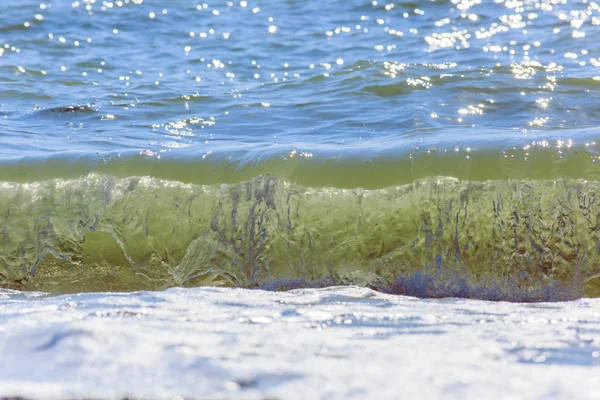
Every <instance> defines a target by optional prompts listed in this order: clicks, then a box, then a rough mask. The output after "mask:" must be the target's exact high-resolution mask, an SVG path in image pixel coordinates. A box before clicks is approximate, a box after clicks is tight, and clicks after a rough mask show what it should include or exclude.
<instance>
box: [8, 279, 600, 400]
mask: <svg viewBox="0 0 600 400" xmlns="http://www.w3.org/2000/svg"><path fill="white" fill-rule="evenodd" d="M599 330H600V301H599V300H590V299H585V300H578V301H573V302H565V303H535V304H534V303H530V304H518V303H497V302H496V303H494V302H484V301H473V300H457V299H444V300H418V299H414V298H410V297H401V296H390V295H384V294H381V293H377V292H373V291H370V290H369V289H364V288H356V287H343V288H342V287H338V288H331V289H305V290H296V291H290V292H279V293H277V292H264V291H258V290H255V291H252V290H242V289H215V288H196V289H170V290H167V291H164V292H138V293H131V294H124V293H120V294H115V293H86V294H77V295H67V296H56V297H46V296H44V295H40V294H33V293H23V292H13V291H1V292H0V354H1V355H2V356H1V357H0V396H16V395H20V396H24V397H28V398H40V399H45V398H48V399H50V398H59V397H71V398H79V397H86V398H122V397H125V396H132V397H134V398H138V397H144V398H158V399H162V398H165V399H170V398H172V397H174V396H181V397H183V398H244V399H258V398H267V397H268V398H281V399H304V398H306V399H316V398H322V399H335V398H339V399H342V398H343V399H347V398H361V399H365V398H369V399H375V398H382V399H397V398H444V399H481V398H496V399H500V398H506V399H534V398H544V399H565V398H571V399H573V398H578V399H592V398H597V397H598V394H599V393H600V382H599V381H598V379H597V376H598V372H599V366H600V358H598V355H599V354H600V339H599V338H598V332H599Z"/></svg>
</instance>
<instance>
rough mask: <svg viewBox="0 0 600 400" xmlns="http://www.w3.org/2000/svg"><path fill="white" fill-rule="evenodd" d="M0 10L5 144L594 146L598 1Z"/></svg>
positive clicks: (203, 148) (19, 153)
mask: <svg viewBox="0 0 600 400" xmlns="http://www.w3.org/2000/svg"><path fill="white" fill-rule="evenodd" d="M0 18H1V21H2V26H1V27H0V32H1V33H2V36H1V38H0V42H1V43H0V44H1V45H2V50H1V51H0V57H2V58H1V59H0V60H1V63H0V82H2V87H1V89H0V90H1V91H0V103H1V104H2V106H1V107H2V108H1V110H2V113H3V114H4V117H5V118H4V119H3V120H2V122H1V124H2V125H0V132H1V134H2V138H3V145H2V147H1V148H0V155H2V156H3V157H4V158H22V157H24V156H33V155H38V156H47V155H48V153H49V152H75V153H78V154H88V153H91V154H95V153H100V154H103V155H106V154H112V153H114V152H121V153H125V152H129V151H132V152H141V153H142V154H144V155H146V156H147V157H159V156H161V155H162V154H163V153H173V154H176V155H174V156H173V157H183V156H184V155H187V154H194V156H197V155H207V156H208V155H209V154H210V152H211V151H214V150H215V149H216V148H221V146H224V147H226V149H229V150H231V149H233V148H237V147H238V146H244V145H246V146H247V145H250V144H253V145H260V146H261V147H263V148H264V147H267V148H268V147H271V146H275V145H277V144H279V145H280V147H279V148H282V149H286V151H288V152H289V151H293V150H295V151H296V152H295V153H294V154H295V155H297V156H310V153H311V152H314V151H319V150H322V149H330V150H331V151H333V152H335V153H340V152H341V153H343V152H344V150H345V149H347V148H355V147H356V146H363V145H364V144H365V143H367V142H370V141H375V142H380V141H384V139H386V138H387V141H388V142H386V143H389V142H390V141H391V142H393V143H394V144H395V145H397V146H398V147H401V148H405V149H412V148H413V147H418V146H419V143H420V142H421V141H422V140H424V138H429V140H431V139H430V138H433V142H437V143H438V144H439V145H440V146H442V147H444V146H447V147H448V148H449V149H453V148H454V147H455V146H458V147H460V148H461V150H462V148H463V147H468V146H469V145H470V142H471V141H478V140H486V139H487V140H493V141H497V140H500V141H502V140H503V138H506V140H509V138H512V139H513V140H514V139H520V140H519V141H521V142H523V144H524V143H530V142H532V141H534V140H535V143H533V144H531V143H530V145H533V146H536V145H540V144H539V143H538V142H541V143H543V142H544V140H547V141H548V144H547V145H555V142H556V139H561V140H564V141H568V140H569V139H570V140H572V141H574V142H575V143H578V144H582V143H581V142H585V138H584V139H579V138H578V130H579V129H582V128H585V127H596V126H597V121H598V118H599V116H600V114H599V111H598V107H596V106H595V104H596V101H597V100H598V89H599V87H600V71H599V69H598V67H599V66H600V59H599V58H600V54H599V46H600V45H599V41H598V38H599V35H600V30H599V28H598V25H600V13H599V11H598V4H597V3H595V2H591V1H494V2H491V1H489V2H488V1H457V0H452V1H426V2H408V1H401V2H389V3H388V2H378V1H372V2H370V1H362V0H351V1H347V0H343V1H326V2H318V1H292V0H289V1H249V2H247V1H241V2H238V1H236V2H229V1H217V2H210V3H208V2H207V3H203V2H196V1H193V2H189V1H170V2H168V3H165V2H157V1H141V0H140V1H137V0H130V1H115V2H108V1H102V2H101V1H74V2H70V1H51V2H41V3H40V2H39V1H29V0H23V1H20V2H18V3H14V4H13V3H3V4H2V6H0ZM69 106H72V107H73V106H74V107H77V108H71V109H69V108H65V107H69ZM498 128H501V129H500V132H498ZM449 129H451V130H449ZM488 129H493V130H494V131H493V132H494V133H492V132H491V131H488ZM490 136H491V137H490ZM381 146H382V147H383V146H384V145H383V144H382V145H381ZM440 146H437V147H440ZM426 147H436V146H435V143H432V142H431V141H430V142H428V145H427V146H426ZM504 147H505V146H502V145H500V144H499V145H497V148H498V149H501V150H503V149H504ZM182 148H185V149H187V150H182ZM372 151H373V153H375V154H376V153H377V152H378V148H377V145H375V149H373V150H372ZM257 160H260V157H259V156H257V158H256V159H253V160H252V161H257Z"/></svg>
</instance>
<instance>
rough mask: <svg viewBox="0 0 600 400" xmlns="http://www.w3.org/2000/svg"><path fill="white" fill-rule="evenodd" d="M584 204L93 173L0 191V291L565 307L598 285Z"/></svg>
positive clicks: (592, 188) (566, 198)
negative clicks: (325, 291) (316, 293)
mask: <svg viewBox="0 0 600 400" xmlns="http://www.w3.org/2000/svg"><path fill="white" fill-rule="evenodd" d="M597 193H600V183H598V182H596V181H588V180H585V179H573V178H565V179H554V180H549V179H544V180H527V179H525V180H516V179H506V180H487V181H468V180H460V179H457V178H452V177H445V176H437V177H434V178H427V179H419V180H415V181H413V182H412V183H410V184H403V185H396V186H390V187H386V188H382V189H372V190H368V189H360V188H354V189H346V188H334V187H321V188H316V187H306V186H302V185H299V184H297V183H290V182H288V181H286V180H283V179H280V178H277V177H274V176H269V175H264V176H258V177H255V178H253V179H250V180H248V181H244V182H240V183H235V184H216V185H212V184H208V185H203V184H189V183H187V184H186V183H181V182H177V181H172V180H165V179H160V178H155V177H150V176H143V177H125V178H115V177H111V176H108V175H102V174H94V173H92V174H89V175H86V176H83V177H80V178H76V179H49V180H44V181H41V182H34V183H17V182H12V183H11V182H3V183H2V184H1V185H0V209H1V210H2V214H1V215H0V276H1V279H2V282H3V285H4V286H8V287H20V288H27V289H38V290H45V291H55V292H69V291H81V290H134V289H157V288H163V287H168V286H173V285H182V286H196V285H227V286H241V287H263V288H273V289H285V288H291V287H298V286H318V285H329V284H340V283H344V284H346V283H348V284H359V285H368V286H370V287H373V288H376V289H379V290H383V291H389V292H394V293H404V294H412V295H418V296H426V297H439V296H462V297H481V298H492V299H506V300H560V299H568V298H574V297H580V296H582V295H584V294H586V290H587V291H588V292H589V293H591V292H590V291H593V286H594V285H593V284H592V283H593V282H594V280H593V278H595V277H596V276H599V275H600V268H599V267H598V258H599V253H598V251H599V249H600V237H599V232H600V219H599V218H600V202H598V201H597V196H598V195H597ZM588 281H589V282H591V283H589V282H588ZM586 284H587V286H586ZM586 288H587V289H586ZM589 293H588V294H589Z"/></svg>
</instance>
